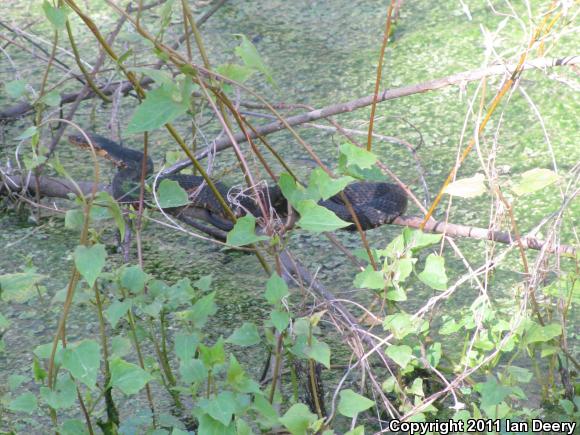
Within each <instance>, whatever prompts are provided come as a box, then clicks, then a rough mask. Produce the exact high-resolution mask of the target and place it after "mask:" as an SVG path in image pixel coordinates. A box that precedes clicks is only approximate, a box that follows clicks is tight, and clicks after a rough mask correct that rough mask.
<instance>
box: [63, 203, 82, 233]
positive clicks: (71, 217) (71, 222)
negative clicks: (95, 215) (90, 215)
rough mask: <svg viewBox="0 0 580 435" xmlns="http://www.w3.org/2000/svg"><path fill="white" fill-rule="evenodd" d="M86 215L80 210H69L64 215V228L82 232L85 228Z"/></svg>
mask: <svg viewBox="0 0 580 435" xmlns="http://www.w3.org/2000/svg"><path fill="white" fill-rule="evenodd" d="M84 220H85V214H84V213H83V212H82V210H79V209H78V208H73V209H71V210H67V211H66V213H65V215H64V227H65V228H66V229H67V230H80V229H81V228H82V227H83V223H84Z"/></svg>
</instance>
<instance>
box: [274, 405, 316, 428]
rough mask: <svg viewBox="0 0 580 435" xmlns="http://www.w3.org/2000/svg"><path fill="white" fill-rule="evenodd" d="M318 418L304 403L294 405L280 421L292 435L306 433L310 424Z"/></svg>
mask: <svg viewBox="0 0 580 435" xmlns="http://www.w3.org/2000/svg"><path fill="white" fill-rule="evenodd" d="M316 420H317V417H316V415H315V414H313V413H312V412H310V410H309V409H308V407H307V406H306V405H304V404H303V403H297V404H295V405H293V406H292V407H291V408H290V409H289V410H288V411H286V414H284V415H283V416H282V417H280V423H282V424H283V425H284V427H285V428H286V429H288V431H290V433H291V434H292V435H304V434H306V433H308V432H307V429H308V426H310V424H312V423H314V422H315V421H316Z"/></svg>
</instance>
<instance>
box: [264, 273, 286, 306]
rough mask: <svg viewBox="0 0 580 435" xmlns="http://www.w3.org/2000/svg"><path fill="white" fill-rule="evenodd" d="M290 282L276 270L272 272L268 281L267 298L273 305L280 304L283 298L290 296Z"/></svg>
mask: <svg viewBox="0 0 580 435" xmlns="http://www.w3.org/2000/svg"><path fill="white" fill-rule="evenodd" d="M289 294H290V292H289V291H288V284H286V281H284V280H283V279H282V277H281V276H280V275H278V274H277V273H276V272H274V273H273V274H272V276H271V277H270V279H268V281H267V282H266V292H265V293H264V295H265V296H266V300H267V301H268V302H269V303H271V304H272V305H276V304H278V303H279V302H280V301H281V300H282V299H283V298H285V297H286V296H288V295H289Z"/></svg>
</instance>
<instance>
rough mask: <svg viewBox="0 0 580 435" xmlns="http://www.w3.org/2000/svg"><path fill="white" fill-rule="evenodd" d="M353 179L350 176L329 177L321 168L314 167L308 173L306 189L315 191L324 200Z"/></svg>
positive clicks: (341, 189)
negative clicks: (308, 178)
mask: <svg viewBox="0 0 580 435" xmlns="http://www.w3.org/2000/svg"><path fill="white" fill-rule="evenodd" d="M354 180H355V179H354V178H352V177H348V176H347V177H340V178H337V179H334V178H331V177H330V175H328V174H327V173H326V172H324V171H323V170H322V169H321V168H316V169H315V170H314V171H312V173H311V174H310V181H309V183H308V190H309V191H311V192H312V191H314V192H316V195H317V196H318V197H320V198H322V199H324V200H326V199H328V198H330V197H331V196H334V195H336V194H337V193H339V192H342V191H343V190H344V188H345V187H346V186H347V185H348V184H349V183H351V182H353V181H354Z"/></svg>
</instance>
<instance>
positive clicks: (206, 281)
mask: <svg viewBox="0 0 580 435" xmlns="http://www.w3.org/2000/svg"><path fill="white" fill-rule="evenodd" d="M212 280H213V277H212V275H211V274H209V275H204V276H202V277H201V278H199V279H198V280H197V281H195V282H194V283H193V285H194V286H195V287H196V288H198V289H200V290H202V291H204V292H207V291H209V289H210V288H211V283H212Z"/></svg>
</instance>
